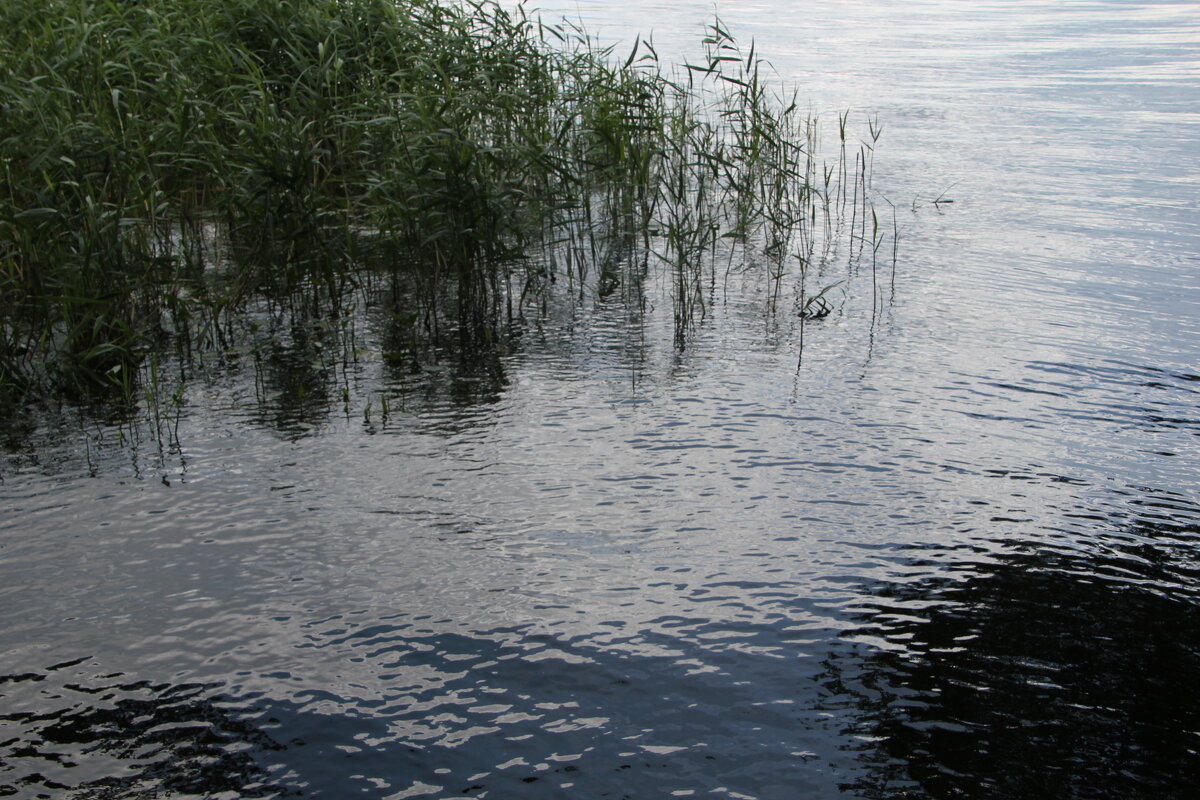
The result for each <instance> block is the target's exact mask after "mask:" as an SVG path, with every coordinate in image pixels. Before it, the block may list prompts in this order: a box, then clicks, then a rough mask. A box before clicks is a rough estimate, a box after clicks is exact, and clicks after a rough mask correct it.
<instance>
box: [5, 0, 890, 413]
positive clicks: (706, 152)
mask: <svg viewBox="0 0 1200 800" xmlns="http://www.w3.org/2000/svg"><path fill="white" fill-rule="evenodd" d="M703 45H704V54H703V58H702V59H700V60H699V61H698V62H697V63H696V64H691V65H687V66H686V67H683V68H681V69H679V70H675V71H672V70H671V69H670V68H668V67H666V66H665V65H663V64H662V63H660V61H659V58H658V54H657V52H656V51H655V49H654V47H653V44H652V43H651V42H648V41H644V40H641V39H639V40H637V41H635V43H634V45H633V47H632V48H631V49H630V50H629V51H622V52H620V53H618V52H616V51H615V50H614V49H613V48H610V47H601V46H599V45H598V44H597V43H596V42H595V41H594V40H593V39H592V38H591V37H590V36H589V35H588V34H587V32H586V31H584V30H582V29H579V28H577V27H575V26H572V25H569V24H565V23H564V24H559V25H551V24H547V23H546V22H544V21H542V20H541V19H539V18H537V17H533V16H530V15H529V14H527V13H526V11H525V10H524V9H523V8H522V7H517V8H515V9H513V8H508V7H504V6H501V5H499V4H497V3H495V2H490V0H470V1H469V2H463V3H461V4H458V5H452V4H443V3H440V2H436V1H435V0H407V1H406V2H401V1H400V0H297V1H296V2H282V0H140V2H132V0H49V2H40V3H36V4H35V3H33V2H32V0H13V2H10V3H7V4H5V5H4V6H3V7H2V8H0V111H2V112H3V113H0V169H2V170H3V176H4V181H3V185H2V186H0V397H5V396H7V397H9V398H14V397H19V396H20V395H22V393H24V392H26V391H28V390H30V389H36V388H43V389H60V390H61V389H65V390H68V391H71V392H75V393H89V392H93V391H95V390H97V389H103V390H116V391H118V392H120V393H124V394H128V393H130V392H131V391H133V389H134V384H135V383H136V382H138V381H139V380H142V381H146V380H148V379H149V378H150V377H153V380H151V381H150V382H151V383H153V384H155V385H157V383H158V376H157V374H154V375H153V376H150V375H148V374H147V368H146V363H145V361H146V358H145V357H146V354H147V353H149V352H152V351H153V349H154V348H155V347H157V346H159V343H161V342H163V341H168V340H173V341H176V342H177V344H178V343H182V345H181V346H182V347H183V348H184V349H186V350H187V351H188V352H192V351H203V350H205V349H207V348H213V347H222V346H225V345H227V344H228V343H229V342H230V341H231V340H232V339H233V334H234V333H235V331H236V328H237V326H238V324H239V316H240V313H241V310H242V309H244V308H246V307H247V305H248V304H249V303H251V302H256V303H266V305H267V307H268V308H269V309H271V310H272V313H273V314H275V315H277V316H278V315H283V316H286V317H287V318H289V319H291V320H293V321H298V322H299V323H304V322H305V321H306V320H309V321H311V320H313V319H317V318H322V317H336V316H337V315H338V314H340V313H342V312H343V311H345V310H346V309H347V308H348V307H349V306H351V305H352V304H353V303H354V302H356V299H355V298H356V297H357V295H359V294H361V291H362V290H363V288H364V287H365V286H369V285H370V284H371V283H372V281H374V280H375V278H374V277H372V276H375V275H378V274H380V273H381V272H382V273H383V274H386V275H389V276H390V277H389V278H388V280H389V283H390V285H391V287H392V290H391V292H390V297H391V298H392V299H391V300H390V301H389V302H390V303H391V304H392V306H393V313H394V314H395V315H396V317H397V318H404V319H405V320H408V321H409V322H408V323H406V324H408V325H409V327H410V328H411V329H413V330H415V329H417V328H420V330H421V331H422V332H423V335H425V336H430V337H432V338H433V339H434V340H435V341H436V340H439V339H441V338H443V337H444V336H445V335H446V334H447V333H448V332H451V331H452V332H454V335H455V336H456V337H457V339H458V341H459V342H460V343H461V344H462V346H464V347H481V346H487V344H488V343H489V342H494V341H495V340H496V339H497V338H498V337H499V336H500V335H501V330H502V329H503V327H504V325H505V324H506V323H507V322H509V321H511V320H513V319H514V318H516V317H519V316H522V315H524V314H525V313H526V312H527V311H531V310H536V309H538V308H543V309H544V308H545V306H546V303H547V299H548V298H549V297H550V296H551V295H552V294H553V293H554V292H555V291H557V287H560V286H565V287H568V289H569V292H570V295H571V296H572V297H574V298H578V297H581V296H583V297H586V296H587V295H588V294H589V293H590V294H592V295H594V296H596V297H597V298H598V299H600V300H604V299H605V298H608V297H609V296H611V295H613V294H614V293H616V292H617V291H618V290H621V292H622V295H623V296H624V297H626V299H636V296H637V293H638V291H639V289H638V287H640V286H641V284H642V281H643V280H644V278H645V276H646V274H647V273H648V271H649V270H651V269H652V268H653V267H654V266H656V265H663V266H664V267H666V268H669V270H670V273H671V275H672V283H671V285H672V287H673V289H672V293H673V298H674V302H675V305H676V322H677V329H678V335H679V336H680V339H681V341H682V340H683V338H684V337H685V336H686V332H687V329H688V327H689V326H690V325H691V324H692V322H693V321H694V320H695V319H696V318H698V317H703V316H704V315H705V314H706V313H707V309H708V305H709V303H710V300H709V299H707V298H708V296H709V295H710V294H711V290H712V287H713V285H714V282H715V279H716V273H715V256H716V254H717V252H718V251H720V250H722V249H724V251H726V253H727V255H728V258H729V263H730V264H732V263H734V259H735V252H734V251H739V250H740V252H741V253H742V257H741V258H739V259H738V261H739V263H741V262H744V263H747V264H752V263H754V262H756V261H757V260H758V259H760V258H762V259H765V261H766V262H767V264H768V265H769V266H768V268H767V270H766V272H765V274H766V280H767V281H768V282H769V284H770V290H769V292H768V296H769V297H770V298H772V299H771V300H770V306H771V309H772V310H774V308H775V305H776V302H777V300H778V298H779V296H780V294H781V286H782V284H783V282H784V280H785V278H786V276H787V275H789V274H792V275H795V276H797V277H798V279H799V280H800V281H801V282H803V281H804V280H807V278H808V275H809V274H810V273H809V271H808V270H807V269H802V270H799V271H797V270H795V269H794V264H793V262H797V263H801V264H803V265H807V264H809V263H811V262H813V261H814V260H820V259H821V258H822V257H824V255H827V254H828V252H829V246H830V242H831V241H832V240H834V239H836V237H837V233H838V232H839V231H840V230H841V229H842V227H843V226H842V222H841V220H842V217H843V216H844V214H845V198H846V196H847V194H848V192H847V186H846V184H847V182H849V183H850V184H852V188H851V189H850V193H853V194H854V196H855V201H854V203H853V204H852V220H851V229H852V232H853V230H854V227H855V224H857V225H858V234H859V236H860V238H861V237H862V236H863V235H864V234H865V228H864V225H865V216H866V213H867V208H866V199H865V196H866V190H867V186H868V181H867V179H866V171H867V159H866V155H867V153H866V152H865V151H863V152H862V153H860V155H859V157H858V158H857V160H856V165H857V166H856V168H855V170H854V172H853V173H852V174H848V167H847V163H846V156H845V147H844V142H845V140H846V133H845V125H846V120H845V118H842V119H841V120H840V128H841V139H842V142H843V148H842V156H841V161H840V163H839V164H838V165H837V166H836V167H830V166H828V165H824V164H818V163H817V160H816V159H817V154H816V123H815V121H814V120H813V119H811V118H810V117H808V116H806V115H805V114H803V113H802V112H801V111H800V110H799V108H798V104H797V100H796V95H795V93H794V92H789V91H788V90H786V89H784V88H783V87H781V86H779V85H778V82H777V81H774V80H773V79H772V78H771V77H770V74H769V69H767V68H766V67H765V65H764V62H763V61H762V60H761V58H760V57H759V56H758V54H757V53H756V51H755V48H754V47H753V46H751V47H750V49H749V51H748V52H743V50H742V49H741V47H740V46H739V45H738V43H737V42H736V41H735V40H734V38H733V36H732V35H731V34H730V33H729V32H728V30H727V29H726V28H725V26H723V24H722V23H721V22H720V21H719V20H718V21H716V22H714V23H713V24H712V25H710V26H709V28H708V30H707V33H706V35H705V36H704V40H703ZM874 130H875V128H874V127H873V128H872V131H873V132H874ZM874 138H877V137H874ZM872 153H873V149H872ZM818 175H821V176H823V178H824V181H823V184H822V185H819V186H818V185H816V180H817V178H816V176H818ZM860 192H861V195H862V200H861V203H860V200H859V194H860ZM838 198H841V199H840V201H839V199H838ZM819 217H820V219H818V218H819ZM818 242H823V243H824V244H823V247H824V251H823V254H822V256H815V255H814V252H815V249H816V248H817V246H818V245H817V243H818ZM876 249H877V248H876ZM153 363H155V362H153V361H151V364H152V365H153ZM151 372H153V370H151Z"/></svg>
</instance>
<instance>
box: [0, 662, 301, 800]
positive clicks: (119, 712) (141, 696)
mask: <svg viewBox="0 0 1200 800" xmlns="http://www.w3.org/2000/svg"><path fill="white" fill-rule="evenodd" d="M91 661H92V659H90V658H88V657H84V658H78V659H73V660H71V661H69V662H65V663H62V664H57V665H54V666H51V667H47V668H46V671H45V672H44V673H24V674H22V675H12V676H6V677H4V678H0V796H3V797H22V798H30V799H31V800H32V799H33V798H72V799H73V800H85V798H87V799H88V800H91V799H92V798H94V799H95V800H149V798H158V797H164V796H169V797H217V796H221V797H224V796H229V797H252V798H277V797H288V796H295V795H296V794H297V793H296V792H294V791H290V790H288V789H286V788H284V787H283V786H280V785H278V784H275V783H273V782H272V781H271V780H270V778H269V776H268V773H267V769H266V767H265V765H266V764H268V763H269V762H270V758H271V755H270V754H273V753H276V752H278V751H281V750H283V749H284V747H285V746H284V745H283V744H281V743H279V742H278V741H276V740H275V739H274V738H273V737H272V735H271V733H270V732H269V731H270V729H271V728H273V727H277V725H278V720H277V719H263V718H258V717H260V716H261V715H259V714H256V713H254V710H253V709H252V708H247V707H245V706H244V705H241V704H237V703H230V702H229V701H228V699H227V698H222V697H221V696H220V694H219V692H218V691H217V690H218V689H219V686H216V685H202V684H194V683H192V684H186V683H185V684H170V683H152V682H149V681H144V680H131V679H130V677H129V676H127V675H122V674H121V673H114V674H95V670H96V666H97V665H95V664H89V662H91ZM89 666H90V669H88V667H89ZM67 668H73V669H71V670H70V671H69V672H68V673H66V674H53V673H56V672H61V671H62V670H64V669H67Z"/></svg>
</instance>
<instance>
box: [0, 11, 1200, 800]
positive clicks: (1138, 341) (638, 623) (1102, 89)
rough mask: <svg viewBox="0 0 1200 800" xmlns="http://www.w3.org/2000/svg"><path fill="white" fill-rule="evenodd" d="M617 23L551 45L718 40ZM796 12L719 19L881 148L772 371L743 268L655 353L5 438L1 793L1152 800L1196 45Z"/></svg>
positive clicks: (1170, 677)
mask: <svg viewBox="0 0 1200 800" xmlns="http://www.w3.org/2000/svg"><path fill="white" fill-rule="evenodd" d="M618 5H619V4H612V3H603V2H599V0H591V1H590V2H583V1H582V0H581V1H580V2H578V3H577V4H574V5H572V6H570V8H555V9H554V11H555V12H556V13H557V12H561V11H566V12H569V13H572V14H578V15H579V16H580V17H582V19H583V20H584V21H585V22H586V23H587V24H588V27H589V28H592V29H594V30H598V31H599V33H600V34H601V35H602V36H604V37H608V38H609V39H621V40H624V41H630V40H631V39H632V37H633V35H634V33H635V32H636V31H646V30H649V29H651V28H652V29H653V30H654V31H655V42H656V44H657V45H658V46H659V48H660V51H661V52H663V53H664V54H666V53H675V52H681V51H683V50H684V49H685V45H686V43H688V42H691V41H694V40H695V38H697V36H698V34H697V35H695V36H694V35H693V34H694V33H695V32H696V31H698V30H699V28H700V26H701V25H702V24H703V21H704V20H705V19H706V17H707V15H708V14H709V13H710V12H711V8H712V6H711V4H705V3H692V2H681V1H679V2H676V1H672V2H657V3H645V4H640V5H638V6H636V8H634V9H632V10H631V9H629V8H620V9H617V6H618ZM620 5H623V4H620ZM802 8H803V10H802V12H800V11H797V10H796V7H794V6H793V5H792V4H785V3H778V2H758V3H737V4H734V3H719V4H718V9H719V10H720V12H721V14H722V16H723V18H724V19H725V21H726V22H727V23H728V24H729V25H730V26H731V28H732V29H733V31H734V32H735V33H737V34H739V35H740V36H741V38H743V39H748V38H750V37H755V38H756V39H757V42H758V46H759V48H760V49H761V51H762V52H764V53H766V54H768V55H769V56H770V57H771V58H772V61H773V63H774V64H775V66H776V68H777V69H778V70H779V72H780V73H781V74H782V75H784V76H785V77H788V78H789V79H792V80H795V81H797V82H798V84H799V86H800V87H801V92H802V95H803V96H805V97H808V98H811V102H812V105H813V109H814V111H816V112H818V113H821V114H824V115H825V116H826V118H827V119H832V117H833V115H834V114H836V113H837V112H838V111H840V110H841V109H844V108H852V109H854V115H855V117H856V119H857V120H858V123H857V124H858V128H857V130H858V131H859V132H860V133H859V135H864V134H863V133H862V131H863V129H864V126H863V120H864V119H865V118H866V117H867V116H872V117H877V118H878V120H879V121H880V123H882V125H883V127H884V134H883V137H882V139H881V140H880V142H879V145H878V148H877V149H878V152H877V155H876V159H875V172H874V186H873V189H874V191H875V193H876V206H877V208H878V209H880V210H881V219H884V220H886V222H887V227H890V225H891V219H890V215H891V211H890V207H889V206H888V205H887V202H888V201H890V202H891V203H893V204H894V205H895V207H896V210H897V211H896V230H897V231H898V233H899V247H898V257H897V261H896V267H895V268H896V279H895V289H894V292H893V291H892V289H891V286H890V274H889V275H888V276H887V279H886V280H885V279H884V278H883V277H882V276H881V275H877V279H879V280H880V281H882V284H881V286H880V305H879V307H878V313H874V312H873V309H872V302H871V291H872V290H871V276H870V270H869V268H868V266H867V262H866V261H864V260H862V259H859V260H858V261H854V262H853V263H851V260H848V259H846V258H842V259H841V260H840V261H838V262H837V263H833V264H830V265H829V266H828V267H827V269H828V272H829V280H831V281H832V280H834V279H841V278H847V279H848V283H847V284H846V285H845V286H844V287H843V288H842V289H840V290H839V291H838V292H837V294H836V296H837V311H836V312H835V313H834V314H832V315H831V316H830V317H829V318H827V319H825V320H821V321H819V322H813V323H810V324H808V325H806V326H805V331H804V345H803V354H802V355H803V358H802V359H801V358H800V355H801V349H800V332H799V327H798V324H797V322H796V320H795V319H794V318H792V317H791V316H789V315H782V316H780V317H777V318H772V317H770V316H768V315H766V314H765V313H764V311H763V308H764V305H765V304H764V302H763V296H762V288H761V282H760V281H757V280H755V279H754V277H753V275H751V274H749V273H747V274H746V275H744V276H739V275H735V276H734V277H733V278H732V279H731V281H730V282H729V284H728V285H725V286H721V287H719V290H717V291H714V293H713V295H712V298H713V299H714V300H715V301H716V302H715V303H714V304H713V307H712V309H711V313H710V314H709V316H708V317H707V318H706V319H705V320H704V321H703V322H701V323H699V325H698V326H697V329H696V330H695V331H694V332H693V333H692V335H691V336H690V338H689V339H688V341H687V342H686V347H684V348H682V349H680V348H678V347H677V346H676V342H675V340H674V336H673V327H672V324H671V320H670V313H669V302H670V299H669V287H667V286H658V287H653V286H652V287H651V292H650V298H649V303H648V308H647V311H646V313H644V314H638V313H631V312H630V311H629V310H628V309H626V308H625V307H624V306H622V305H621V304H620V303H617V302H590V301H589V302H588V303H584V304H580V305H575V306H569V307H565V308H560V309H558V310H556V311H555V312H554V313H552V314H551V315H550V316H549V317H548V318H546V319H544V320H540V321H532V322H531V323H530V324H529V325H528V326H527V327H526V328H525V329H523V331H522V332H521V334H520V336H519V337H518V338H517V339H516V340H515V342H514V345H513V347H512V349H511V352H510V353H508V354H507V355H505V356H503V357H501V358H499V359H497V360H495V361H493V362H491V363H488V364H485V365H482V366H481V365H478V364H465V363H464V364H458V363H454V362H450V363H448V364H447V365H446V366H445V368H444V369H442V370H440V371H430V372H426V373H422V374H419V375H410V374H408V373H407V372H406V371H404V370H395V369H393V368H391V367H390V366H389V365H387V364H384V363H381V362H379V361H378V360H374V359H372V358H371V356H370V348H369V347H368V348H365V349H364V351H363V352H362V353H360V357H359V359H358V360H357V361H356V362H352V363H342V362H339V361H338V359H337V358H336V357H334V356H331V355H330V354H327V353H324V352H323V351H322V350H321V346H320V343H319V342H317V343H314V342H311V341H294V342H292V343H291V344H290V346H278V347H276V348H275V349H273V350H269V351H267V352H266V353H265V354H264V355H262V357H261V361H260V367H261V368H260V369H257V370H255V369H252V368H251V365H250V364H248V363H243V364H240V365H239V364H234V363H230V362H219V361H217V360H216V359H213V360H211V361H210V362H209V363H207V364H205V365H203V366H202V367H201V368H200V369H199V375H198V377H196V378H194V379H193V380H191V381H189V383H188V389H187V395H186V404H185V406H184V407H183V409H182V411H181V412H180V413H179V414H178V416H177V417H176V416H172V419H171V420H170V421H169V422H168V423H167V424H166V427H167V429H168V433H167V435H165V436H164V437H161V438H159V437H156V436H154V435H153V428H154V426H153V425H152V424H151V423H150V422H148V416H147V414H145V413H142V414H141V415H134V417H133V418H119V417H118V418H116V419H113V420H111V421H110V422H109V423H107V424H106V423H105V422H103V421H100V420H96V419H94V418H87V419H86V421H80V418H79V417H78V416H77V415H74V414H71V413H63V414H61V415H58V414H54V413H49V414H45V415H39V416H37V417H35V418H34V419H32V420H31V421H28V422H27V423H26V424H23V425H21V426H16V425H14V426H13V427H11V428H10V429H9V430H8V431H7V432H6V435H5V440H6V455H5V457H4V462H3V483H2V485H0V656H2V658H3V661H2V662H0V796H15V797H22V798H25V797H28V798H35V797H76V798H85V797H86V798H93V797H110V798H148V797H164V796H165V797H214V798H216V797H229V798H233V797H288V796H298V797H347V796H363V797H372V798H384V797H396V798H400V797H434V798H440V797H455V796H462V795H469V796H474V797H492V798H510V797H531V798H553V797H631V798H645V797H663V796H692V795H695V796H713V797H731V798H746V797H751V798H762V799H763V800H774V799H775V798H793V797H812V798H823V797H879V798H893V797H997V798H1000V797H1003V798H1027V797H1040V796H1045V797H1122V798H1127V797H1184V796H1188V795H1189V790H1191V788H1192V787H1193V786H1194V785H1195V781H1196V780H1197V779H1198V778H1200V753H1198V750H1200V700H1198V699H1197V695H1196V693H1195V692H1194V691H1193V688H1194V687H1193V684H1194V680H1195V676H1196V675H1197V674H1200V638H1198V634H1197V631H1200V596H1198V593H1200V581H1198V578H1200V576H1198V574H1197V573H1198V568H1200V561H1198V559H1197V556H1196V546H1197V543H1198V542H1197V540H1198V539H1200V493H1198V491H1197V489H1198V486H1200V481H1198V480H1197V475H1198V472H1200V411H1198V405H1200V403H1198V400H1200V313H1198V312H1200V256H1198V255H1197V254H1198V253H1200V207H1198V200H1197V198H1198V197H1200V194H1198V193H1197V184H1198V182H1200V181H1198V179H1200V147H1197V145H1196V142H1197V141H1200V80H1198V79H1200V16H1198V15H1197V14H1196V11H1195V8H1194V5H1192V4H1189V3H1125V2H1079V3H1035V2H1004V3H988V2H958V3H943V2H919V1H918V2H908V3H904V4H892V3H884V2H881V0H864V1H863V2H856V3H845V2H815V3H805V4H803V7H802ZM939 197H941V198H942V199H952V200H953V201H954V202H953V203H952V204H942V205H934V204H933V203H932V202H931V201H932V200H934V199H935V198H939ZM882 209H888V210H887V211H886V215H885V212H883V211H882ZM889 236H890V231H889ZM888 246H889V247H890V239H889V245H888ZM890 260H891V259H890V253H888V254H887V258H886V259H884V261H886V262H887V264H886V267H887V271H888V272H889V273H890V270H891V264H890ZM361 326H362V331H363V336H364V337H365V338H366V339H367V340H368V344H369V343H370V342H371V341H374V340H376V339H379V338H382V337H384V336H385V335H386V331H385V326H384V325H383V324H382V323H380V322H379V321H378V320H375V319H374V318H369V319H364V320H363V321H362V322H361ZM798 361H799V368H798V367H797V363H798ZM256 376H257V377H256ZM298 387H304V391H303V392H302V391H299V388H298ZM342 388H345V389H346V390H347V393H348V396H349V401H348V402H347V403H345V406H346V407H345V408H344V407H343V400H342V396H341V394H340V392H341V390H342ZM381 393H386V394H387V395H388V396H389V398H390V408H389V413H388V414H387V415H386V416H385V415H384V414H383V413H382V408H381V407H380V405H379V401H378V398H379V395H380V394H381ZM368 402H371V403H373V406H372V409H373V411H372V412H371V413H370V414H367V413H364V411H365V407H366V405H367V403H368ZM161 427H162V426H160V429H161Z"/></svg>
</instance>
